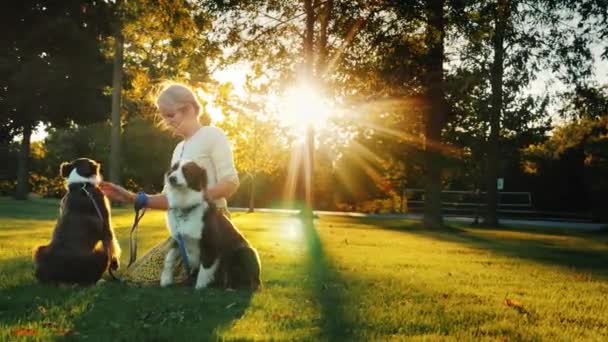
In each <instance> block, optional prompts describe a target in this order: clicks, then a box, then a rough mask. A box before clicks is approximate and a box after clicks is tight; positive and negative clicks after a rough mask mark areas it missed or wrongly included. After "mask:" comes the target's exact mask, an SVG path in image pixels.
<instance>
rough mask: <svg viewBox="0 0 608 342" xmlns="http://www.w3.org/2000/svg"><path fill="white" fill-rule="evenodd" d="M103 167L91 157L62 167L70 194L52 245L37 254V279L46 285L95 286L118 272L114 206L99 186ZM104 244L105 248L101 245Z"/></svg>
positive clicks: (63, 204)
mask: <svg viewBox="0 0 608 342" xmlns="http://www.w3.org/2000/svg"><path fill="white" fill-rule="evenodd" d="M99 168H100V165H99V164H98V163H97V162H95V161H93V160H91V159H87V158H80V159H76V160H74V161H72V162H70V163H62V164H61V167H60V169H61V171H60V172H61V176H62V177H64V178H66V179H67V190H68V191H67V193H66V195H65V196H64V197H63V198H62V199H61V205H60V209H59V210H60V212H59V218H58V220H57V224H56V226H55V230H54V231H53V236H52V239H51V242H50V244H48V245H45V246H39V247H37V248H36V249H35V251H34V264H35V268H36V272H35V276H36V278H37V279H38V280H39V281H40V282H42V283H51V284H78V285H83V286H87V285H93V284H95V283H96V282H97V281H98V280H99V279H100V278H101V276H102V275H103V273H104V272H105V271H106V270H108V268H109V269H110V270H117V269H118V259H119V258H120V246H119V245H118V241H116V237H115V235H114V231H113V230H112V225H111V222H110V206H109V203H108V200H107V198H106V197H105V196H104V194H103V193H102V192H101V190H100V189H99V187H98V184H99V182H100V178H101V177H100V174H99ZM99 242H101V246H98V245H99Z"/></svg>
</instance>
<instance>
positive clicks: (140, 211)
mask: <svg viewBox="0 0 608 342" xmlns="http://www.w3.org/2000/svg"><path fill="white" fill-rule="evenodd" d="M147 204H148V196H147V195H146V194H145V193H144V192H138V193H137V196H136V197H135V203H134V205H133V208H134V210H135V217H134V218H133V225H132V226H131V232H130V233H129V264H128V265H127V268H129V267H130V266H131V265H132V264H133V263H134V262H135V260H137V227H139V221H141V219H142V217H144V214H145V213H146V205H147ZM133 236H135V238H133Z"/></svg>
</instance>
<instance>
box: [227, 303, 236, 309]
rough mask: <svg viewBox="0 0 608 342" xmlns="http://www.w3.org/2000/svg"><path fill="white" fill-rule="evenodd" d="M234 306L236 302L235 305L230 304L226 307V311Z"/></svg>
mask: <svg viewBox="0 0 608 342" xmlns="http://www.w3.org/2000/svg"><path fill="white" fill-rule="evenodd" d="M235 305H236V302H235V303H230V304H228V305H226V309H230V308H231V307H233V306H235Z"/></svg>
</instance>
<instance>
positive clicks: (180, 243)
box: [169, 204, 200, 277]
mask: <svg viewBox="0 0 608 342" xmlns="http://www.w3.org/2000/svg"><path fill="white" fill-rule="evenodd" d="M198 206H200V204H195V205H193V206H190V207H188V208H183V209H179V208H169V210H171V212H172V213H173V215H175V220H176V221H178V222H177V223H178V224H180V222H179V221H181V219H182V218H183V217H185V216H187V215H188V214H189V213H190V212H191V211H192V210H194V209H196V208H197V207H198ZM176 211H179V212H180V213H181V215H179V214H176V213H175V212H176ZM182 216H183V217H182ZM175 241H176V242H177V247H178V250H179V254H181V257H182V261H183V262H184V268H185V269H186V274H187V275H188V277H190V275H191V272H192V269H191V268H190V262H189V260H188V252H187V251H186V243H185V242H184V238H183V236H182V234H181V233H179V232H178V233H177V239H175Z"/></svg>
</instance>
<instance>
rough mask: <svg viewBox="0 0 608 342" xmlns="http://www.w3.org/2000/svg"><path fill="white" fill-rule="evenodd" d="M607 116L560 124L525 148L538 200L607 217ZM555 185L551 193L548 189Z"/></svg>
mask: <svg viewBox="0 0 608 342" xmlns="http://www.w3.org/2000/svg"><path fill="white" fill-rule="evenodd" d="M607 147H608V116H602V117H600V118H598V119H591V118H583V119H578V120H575V121H573V122H571V123H569V124H567V125H564V126H561V127H558V128H556V129H555V130H554V132H553V134H552V135H551V137H550V138H549V139H547V141H546V142H544V143H542V144H535V145H531V146H529V147H527V148H526V149H525V150H524V155H525V156H526V159H525V161H524V163H523V167H524V169H525V170H526V171H527V172H528V173H530V174H532V175H533V176H532V177H531V178H532V179H531V182H530V184H534V188H535V202H537V205H538V206H539V207H541V208H544V209H549V210H560V211H573V210H590V213H591V215H592V218H593V219H594V220H604V221H605V220H607V219H608V216H606V210H605V208H606V205H608V201H607V200H606V196H605V194H606V191H608V182H607V181H606V174H608V154H607V152H606V151H608V148H607ZM550 187H551V188H552V191H551V192H550V193H549V192H547V191H546V189H548V188H550Z"/></svg>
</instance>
